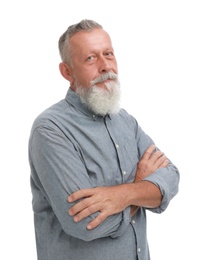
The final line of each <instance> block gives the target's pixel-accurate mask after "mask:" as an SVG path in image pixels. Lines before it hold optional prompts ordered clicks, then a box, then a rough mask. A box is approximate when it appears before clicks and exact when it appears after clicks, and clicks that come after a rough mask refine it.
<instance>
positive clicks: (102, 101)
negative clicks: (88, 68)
mask: <svg viewBox="0 0 204 260" xmlns="http://www.w3.org/2000/svg"><path fill="white" fill-rule="evenodd" d="M106 79H113V80H111V81H109V82H107V83H105V86H106V88H101V87H97V86H96V83H98V82H103V81H104V80H106ZM76 93H78V94H79V96H80V99H81V101H82V103H84V104H86V106H87V107H88V108H89V109H91V110H92V111H93V112H94V113H96V114H99V115H102V116H105V115H107V114H114V113H118V112H119V110H120V104H119V102H120V94H121V91H120V83H119V81H118V77H117V75H116V74H115V73H113V72H109V73H104V74H103V75H102V76H101V77H99V78H97V79H95V80H93V81H91V86H90V87H89V88H86V87H83V86H79V85H78V84H77V87H76Z"/></svg>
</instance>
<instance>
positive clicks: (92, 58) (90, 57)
mask: <svg viewBox="0 0 204 260" xmlns="http://www.w3.org/2000/svg"><path fill="white" fill-rule="evenodd" d="M94 58H95V56H94V55H91V56H88V57H87V58H86V61H93V60H94Z"/></svg>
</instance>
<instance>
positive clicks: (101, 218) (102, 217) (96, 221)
mask: <svg viewBox="0 0 204 260" xmlns="http://www.w3.org/2000/svg"><path fill="white" fill-rule="evenodd" d="M107 217H108V215H107V214H106V213H105V212H100V213H99V214H98V216H97V217H96V218H95V219H94V220H93V221H91V222H90V223H89V224H88V226H87V229H89V230H90V229H93V228H96V227H97V226H99V225H100V224H101V223H102V222H103V221H104V220H105V219H106V218H107Z"/></svg>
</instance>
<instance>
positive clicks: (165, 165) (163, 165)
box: [159, 159, 169, 168]
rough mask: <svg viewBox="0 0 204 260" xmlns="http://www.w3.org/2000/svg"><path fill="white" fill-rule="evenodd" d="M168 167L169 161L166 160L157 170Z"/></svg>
mask: <svg viewBox="0 0 204 260" xmlns="http://www.w3.org/2000/svg"><path fill="white" fill-rule="evenodd" d="M168 165H169V160H168V159H166V160H165V161H164V162H163V163H162V164H161V165H160V166H159V168H166V167H167V166H168Z"/></svg>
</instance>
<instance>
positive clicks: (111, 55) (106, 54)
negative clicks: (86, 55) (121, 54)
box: [105, 51, 114, 58]
mask: <svg viewBox="0 0 204 260" xmlns="http://www.w3.org/2000/svg"><path fill="white" fill-rule="evenodd" d="M105 56H107V57H110V58H111V57H114V54H113V52H112V51H107V52H106V53H105Z"/></svg>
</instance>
